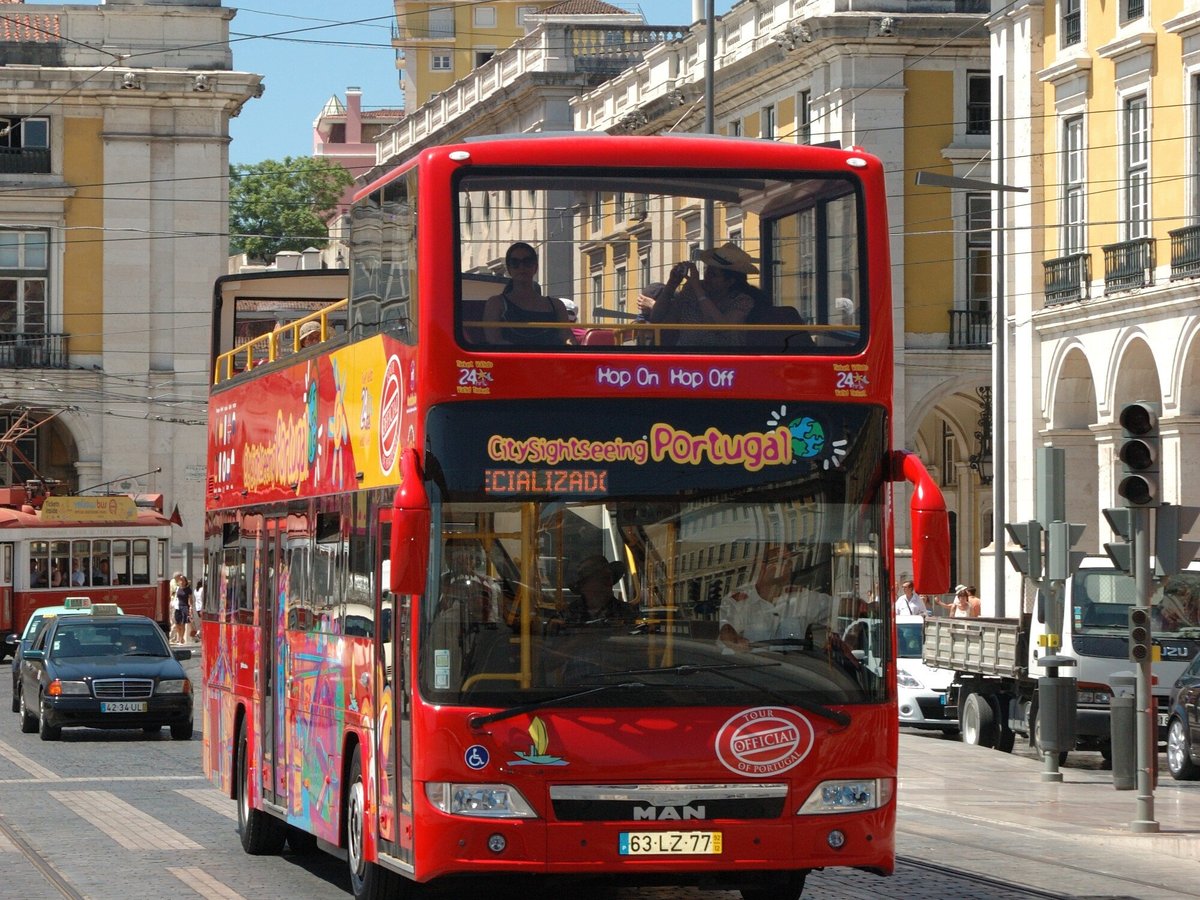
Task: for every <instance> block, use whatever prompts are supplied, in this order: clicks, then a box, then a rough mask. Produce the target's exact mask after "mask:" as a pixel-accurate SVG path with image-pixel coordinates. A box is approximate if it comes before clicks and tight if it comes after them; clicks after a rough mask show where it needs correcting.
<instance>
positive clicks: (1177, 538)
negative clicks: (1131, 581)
mask: <svg viewBox="0 0 1200 900" xmlns="http://www.w3.org/2000/svg"><path fill="white" fill-rule="evenodd" d="M1197 517H1200V509H1197V508H1196V507H1194V506H1172V505H1171V504H1170V503H1164V504H1163V505H1162V506H1160V507H1159V508H1158V510H1157V512H1156V514H1155V517H1154V562H1155V565H1154V574H1155V575H1158V576H1164V575H1167V576H1169V575H1178V574H1179V573H1180V572H1182V571H1183V570H1184V569H1186V568H1187V567H1188V564H1189V563H1191V561H1192V560H1193V559H1195V558H1196V552H1197V551H1198V550H1200V543H1197V542H1196V541H1185V540H1181V538H1182V537H1183V535H1186V534H1189V533H1190V532H1191V530H1192V528H1193V527H1194V526H1195V524H1196V519H1197Z"/></svg>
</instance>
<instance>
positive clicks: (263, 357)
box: [213, 300, 350, 385]
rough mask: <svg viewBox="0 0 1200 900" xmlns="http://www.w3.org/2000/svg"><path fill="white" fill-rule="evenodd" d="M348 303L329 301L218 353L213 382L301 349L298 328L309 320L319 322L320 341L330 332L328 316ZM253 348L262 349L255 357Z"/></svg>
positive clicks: (225, 379) (218, 381)
mask: <svg viewBox="0 0 1200 900" xmlns="http://www.w3.org/2000/svg"><path fill="white" fill-rule="evenodd" d="M349 305H350V301H349V300H339V301H338V302H337V303H331V304H330V305H329V306H326V307H325V308H324V309H322V310H319V311H317V312H315V313H311V314H309V315H307V316H305V317H304V318H302V319H296V320H295V321H293V322H288V323H287V324H286V325H281V326H279V327H278V328H275V329H273V330H271V331H268V332H267V333H266V334H260V335H259V336H258V337H256V338H251V339H250V340H248V341H246V343H244V344H240V345H239V346H237V347H234V348H233V349H232V350H229V351H227V352H225V353H222V354H221V355H220V356H218V357H217V364H216V369H215V371H214V372H213V384H214V385H218V384H220V383H221V382H222V381H228V380H229V379H230V378H232V377H233V376H234V375H237V374H239V373H241V372H244V371H246V370H248V369H253V368H254V367H255V366H261V365H263V364H264V363H269V362H274V361H275V360H277V359H279V358H280V357H281V356H286V355H288V354H291V353H298V352H299V351H300V349H301V348H300V329H301V328H303V327H304V326H305V325H307V324H308V323H309V322H316V323H318V324H319V325H320V326H321V339H320V341H318V343H321V341H324V340H325V339H326V338H328V337H329V336H330V335H331V334H333V331H332V328H331V326H330V323H329V317H330V316H331V315H333V314H334V313H337V312H341V311H344V310H346V309H348V308H349ZM256 348H262V349H263V351H264V352H262V353H260V354H259V358H258V359H257V360H256V358H255V349H256ZM243 357H244V358H243ZM239 361H240V363H241V364H240V365H239Z"/></svg>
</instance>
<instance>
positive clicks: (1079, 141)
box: [1062, 116, 1087, 256]
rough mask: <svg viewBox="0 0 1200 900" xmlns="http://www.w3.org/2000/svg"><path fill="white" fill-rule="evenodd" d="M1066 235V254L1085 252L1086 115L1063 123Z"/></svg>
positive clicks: (1063, 251) (1064, 220)
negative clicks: (1084, 155)
mask: <svg viewBox="0 0 1200 900" xmlns="http://www.w3.org/2000/svg"><path fill="white" fill-rule="evenodd" d="M1062 182H1063V212H1062V216H1063V234H1062V242H1063V246H1062V255H1063V256H1070V255H1072V254H1074V253H1082V252H1083V250H1084V246H1085V244H1084V237H1083V223H1084V214H1083V207H1084V199H1085V198H1086V196H1087V193H1086V190H1085V183H1084V172H1083V116H1074V117H1073V118H1070V119H1067V121H1066V122H1064V123H1063V171H1062Z"/></svg>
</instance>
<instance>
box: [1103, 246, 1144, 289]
mask: <svg viewBox="0 0 1200 900" xmlns="http://www.w3.org/2000/svg"><path fill="white" fill-rule="evenodd" d="M1101 249H1103V250H1104V293H1106V294H1112V293H1115V292H1117V291H1131V290H1134V289H1136V288H1143V287H1149V286H1150V285H1152V284H1154V238H1148V237H1144V238H1135V239H1134V240H1132V241H1122V242H1121V243H1119V244H1109V245H1107V246H1106V247H1103V248H1101Z"/></svg>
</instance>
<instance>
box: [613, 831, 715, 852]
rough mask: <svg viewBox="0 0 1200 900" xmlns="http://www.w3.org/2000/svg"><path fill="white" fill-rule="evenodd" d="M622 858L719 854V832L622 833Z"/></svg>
mask: <svg viewBox="0 0 1200 900" xmlns="http://www.w3.org/2000/svg"><path fill="white" fill-rule="evenodd" d="M618 847H619V852H620V854H621V855H622V856H685V855H692V854H707V855H713V854H719V853H720V852H721V832H719V831H622V832H621V835H620V842H619V844H618Z"/></svg>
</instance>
